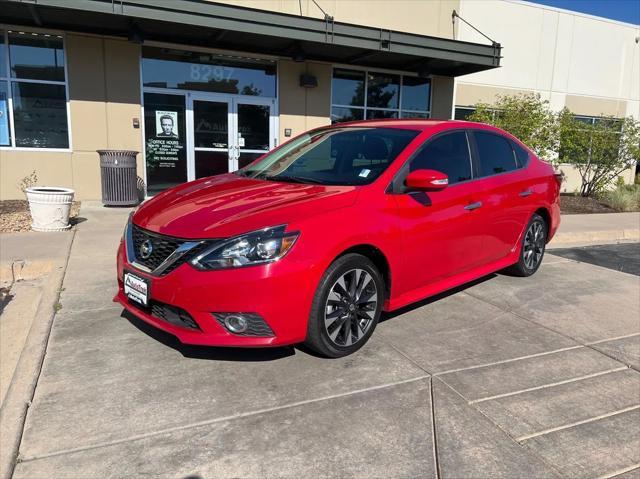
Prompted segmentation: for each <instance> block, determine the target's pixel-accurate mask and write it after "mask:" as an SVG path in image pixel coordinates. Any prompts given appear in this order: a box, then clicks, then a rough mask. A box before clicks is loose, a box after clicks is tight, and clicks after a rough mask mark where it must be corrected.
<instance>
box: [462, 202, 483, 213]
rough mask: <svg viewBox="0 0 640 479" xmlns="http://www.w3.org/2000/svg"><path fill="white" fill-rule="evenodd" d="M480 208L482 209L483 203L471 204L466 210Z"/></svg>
mask: <svg viewBox="0 0 640 479" xmlns="http://www.w3.org/2000/svg"><path fill="white" fill-rule="evenodd" d="M478 208H482V201H476V202H475V203H469V204H468V205H467V206H465V207H464V209H465V210H467V211H471V210H477V209H478Z"/></svg>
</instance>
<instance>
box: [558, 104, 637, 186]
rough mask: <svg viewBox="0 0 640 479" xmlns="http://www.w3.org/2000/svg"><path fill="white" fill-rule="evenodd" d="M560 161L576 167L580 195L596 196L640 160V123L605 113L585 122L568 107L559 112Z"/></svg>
mask: <svg viewBox="0 0 640 479" xmlns="http://www.w3.org/2000/svg"><path fill="white" fill-rule="evenodd" d="M558 124H559V129H560V140H561V142H560V161H561V162H563V163H568V164H571V165H572V166H574V167H575V168H576V170H577V171H578V173H579V174H580V178H581V185H580V194H581V195H582V196H592V195H594V194H596V193H599V192H601V191H603V190H604V189H606V188H607V187H609V186H611V185H613V184H614V183H615V180H616V179H617V178H618V176H619V175H620V174H621V173H622V172H623V171H625V170H626V169H628V168H630V167H632V166H633V165H635V164H636V163H637V162H638V161H640V122H638V121H636V120H634V119H633V118H631V117H628V118H623V119H620V118H614V117H612V116H605V117H601V118H598V119H597V120H595V121H590V122H586V123H585V122H583V121H580V120H578V119H576V117H575V116H574V115H573V114H572V113H571V112H570V111H569V110H567V109H566V108H565V109H564V110H563V111H561V112H560V113H559V114H558Z"/></svg>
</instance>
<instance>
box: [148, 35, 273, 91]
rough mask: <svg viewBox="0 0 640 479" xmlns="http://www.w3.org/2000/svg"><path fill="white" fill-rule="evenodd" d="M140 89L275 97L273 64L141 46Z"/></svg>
mask: <svg viewBox="0 0 640 479" xmlns="http://www.w3.org/2000/svg"><path fill="white" fill-rule="evenodd" d="M143 57H144V58H143V59H142V79H143V83H144V86H147V87H156V88H177V89H180V90H197V91H210V92H219V93H229V94H233V95H250V96H266V97H275V96H276V64H275V63H274V62H268V61H262V60H251V59H242V60H240V59H237V58H234V57H228V56H223V55H216V54H210V53H201V52H188V51H183V50H174V49H169V48H156V47H144V48H143Z"/></svg>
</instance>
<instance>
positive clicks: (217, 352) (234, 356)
mask: <svg viewBox="0 0 640 479" xmlns="http://www.w3.org/2000/svg"><path fill="white" fill-rule="evenodd" d="M120 316H121V317H122V318H124V319H126V320H127V321H129V322H130V323H131V324H132V325H133V326H135V327H136V328H137V329H139V330H140V331H142V332H143V333H145V334H146V335H147V336H150V337H151V338H153V339H155V340H156V341H158V342H160V343H162V344H164V345H165V346H168V347H170V348H173V349H175V350H176V351H178V352H179V353H180V354H182V355H183V356H184V357H186V358H192V359H206V360H215V361H274V360H276V359H282V358H286V357H288V356H293V355H294V354H295V349H294V348H293V347H279V348H256V349H251V348H219V347H214V346H194V345H190V344H183V343H181V342H180V341H179V340H178V338H176V337H175V336H173V335H171V334H169V333H167V332H164V331H162V330H160V329H157V328H154V327H153V326H151V325H149V324H147V323H145V322H144V321H142V320H141V319H138V318H136V317H135V316H134V315H133V314H131V313H129V312H128V311H127V310H125V309H123V310H122V313H121V314H120Z"/></svg>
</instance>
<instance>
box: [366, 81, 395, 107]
mask: <svg viewBox="0 0 640 479" xmlns="http://www.w3.org/2000/svg"><path fill="white" fill-rule="evenodd" d="M399 97H400V77H399V76H398V75H382V74H371V73H370V74H369V75H368V77H367V108H393V109H397V108H398V100H399Z"/></svg>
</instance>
